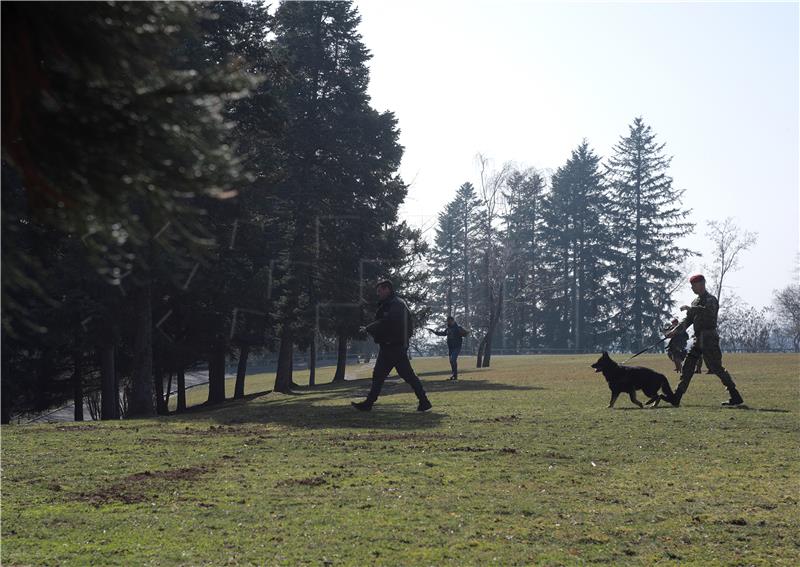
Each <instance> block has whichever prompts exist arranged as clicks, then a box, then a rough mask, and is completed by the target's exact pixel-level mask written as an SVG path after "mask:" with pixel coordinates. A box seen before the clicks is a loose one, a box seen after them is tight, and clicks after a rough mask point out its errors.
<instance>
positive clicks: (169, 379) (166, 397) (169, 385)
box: [164, 372, 172, 414]
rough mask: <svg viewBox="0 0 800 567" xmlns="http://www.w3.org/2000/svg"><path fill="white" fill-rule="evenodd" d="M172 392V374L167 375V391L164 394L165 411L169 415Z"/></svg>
mask: <svg viewBox="0 0 800 567" xmlns="http://www.w3.org/2000/svg"><path fill="white" fill-rule="evenodd" d="M170 390H172V372H170V373H168V374H167V389H166V391H165V392H164V409H165V410H166V411H165V413H167V414H169V395H170Z"/></svg>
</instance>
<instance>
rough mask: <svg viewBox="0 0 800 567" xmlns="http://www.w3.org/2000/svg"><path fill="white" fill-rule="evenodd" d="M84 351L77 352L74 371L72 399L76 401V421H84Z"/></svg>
mask: <svg viewBox="0 0 800 567" xmlns="http://www.w3.org/2000/svg"><path fill="white" fill-rule="evenodd" d="M82 356H83V353H81V352H76V353H75V357H74V362H75V368H74V370H73V372H72V399H73V400H74V403H75V421H83V376H82V375H81V358H82Z"/></svg>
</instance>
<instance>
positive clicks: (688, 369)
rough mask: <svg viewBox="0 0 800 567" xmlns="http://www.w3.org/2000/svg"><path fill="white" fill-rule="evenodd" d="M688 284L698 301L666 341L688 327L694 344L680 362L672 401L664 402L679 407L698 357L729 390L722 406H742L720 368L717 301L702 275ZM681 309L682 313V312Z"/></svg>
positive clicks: (737, 392)
mask: <svg viewBox="0 0 800 567" xmlns="http://www.w3.org/2000/svg"><path fill="white" fill-rule="evenodd" d="M689 283H691V285H692V291H693V292H694V293H695V294H697V297H696V298H695V300H694V301H692V305H691V306H688V307H686V306H684V307H685V310H686V318H685V319H684V320H683V321H681V323H680V324H679V325H678V326H677V327H675V328H674V329H673V330H671V331H670V332H668V333H667V337H674V336H675V335H677V334H679V333H682V332H684V331H685V330H686V328H687V327H688V326H689V325H694V336H695V342H694V345H693V346H692V348H691V350H690V351H689V354H688V356H687V357H686V360H684V361H683V369H682V371H681V381H680V383H679V384H678V388H677V389H676V390H675V394H674V395H673V396H672V399H670V400H667V401H669V402H670V403H671V404H672V405H674V406H676V407H677V406H679V405H680V403H681V397H682V396H683V394H685V393H686V390H687V389H688V388H689V382H691V380H692V376H693V375H694V373H695V369H696V368H697V361H698V360H699V359H700V357H703V358H705V361H706V366H707V367H708V370H709V371H710V372H711V373H713V374H716V375H717V376H718V377H719V379H720V380H721V381H722V384H723V385H724V386H725V387H726V388H727V389H728V393H729V394H730V399H728V401H727V402H723V403H722V405H723V406H738V405H741V404H743V403H744V400H742V396H741V394H739V391H738V390H737V389H736V384H735V383H734V382H733V378H732V377H731V375H730V374H728V371H727V370H725V368H724V367H723V366H722V351H721V350H720V349H719V334H718V333H717V312H718V311H719V303H718V302H717V298H716V297H714V296H713V295H711V294H710V293H708V291H706V279H705V278H704V277H703V276H702V275H699V274H698V275H695V276H692V277H691V278H689ZM684 307H681V309H684Z"/></svg>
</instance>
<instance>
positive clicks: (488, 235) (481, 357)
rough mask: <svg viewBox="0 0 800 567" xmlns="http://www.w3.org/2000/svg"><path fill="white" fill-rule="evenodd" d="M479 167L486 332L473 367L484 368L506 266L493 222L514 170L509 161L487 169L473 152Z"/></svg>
mask: <svg viewBox="0 0 800 567" xmlns="http://www.w3.org/2000/svg"><path fill="white" fill-rule="evenodd" d="M477 160H478V165H479V167H480V179H481V186H480V197H479V198H480V200H481V205H482V213H483V218H482V219H481V222H480V229H479V230H480V233H481V234H480V236H479V243H480V245H481V247H482V248H483V254H484V269H485V273H484V278H485V280H484V284H485V292H486V298H485V301H486V319H487V323H486V334H485V335H484V336H483V337H482V338H481V340H480V343H479V344H478V356H477V362H476V364H477V366H478V367H479V368H481V367H484V368H485V367H488V366H489V365H490V363H491V358H492V337H493V336H494V332H495V329H496V328H497V323H498V322H499V320H500V315H501V312H502V309H503V283H504V281H505V276H506V270H507V267H508V260H509V257H508V253H507V249H508V246H503V245H502V243H501V242H500V236H499V234H498V231H497V226H496V225H497V222H498V221H499V219H500V218H501V211H500V207H502V206H503V205H504V203H505V201H504V198H503V188H504V187H505V184H506V181H507V180H508V177H509V175H510V174H511V172H512V171H513V170H514V167H513V165H512V164H511V163H510V162H506V163H504V164H503V165H502V167H501V168H500V169H499V170H496V171H491V170H490V169H489V168H490V160H489V158H487V157H486V156H484V155H483V154H478V155H477Z"/></svg>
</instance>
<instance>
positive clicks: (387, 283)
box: [375, 280, 394, 291]
mask: <svg viewBox="0 0 800 567" xmlns="http://www.w3.org/2000/svg"><path fill="white" fill-rule="evenodd" d="M379 287H388V288H389V290H390V291H394V286H393V285H392V282H391V281H389V280H381V281H379V282H378V283H377V284H375V289H377V288H379Z"/></svg>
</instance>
